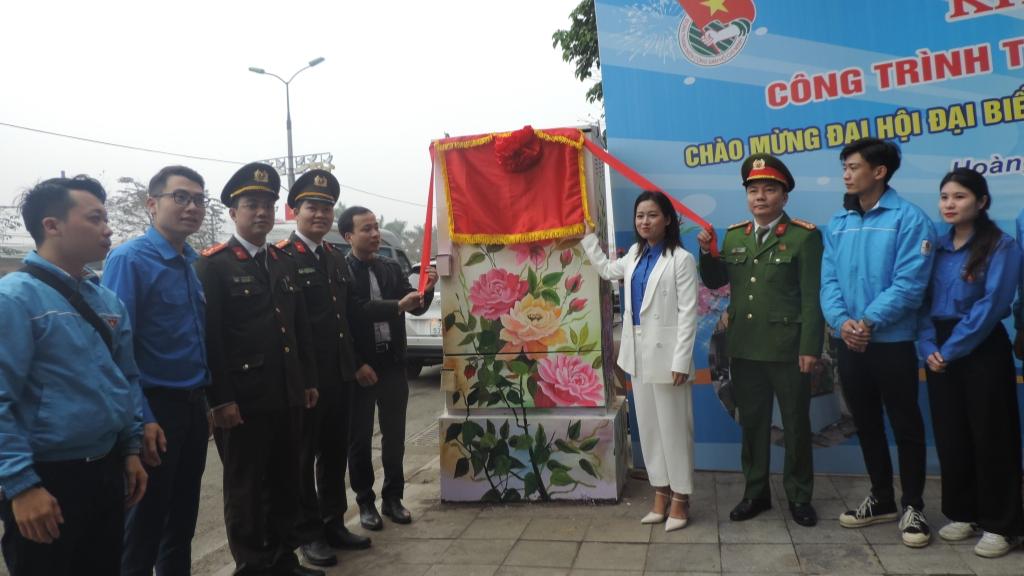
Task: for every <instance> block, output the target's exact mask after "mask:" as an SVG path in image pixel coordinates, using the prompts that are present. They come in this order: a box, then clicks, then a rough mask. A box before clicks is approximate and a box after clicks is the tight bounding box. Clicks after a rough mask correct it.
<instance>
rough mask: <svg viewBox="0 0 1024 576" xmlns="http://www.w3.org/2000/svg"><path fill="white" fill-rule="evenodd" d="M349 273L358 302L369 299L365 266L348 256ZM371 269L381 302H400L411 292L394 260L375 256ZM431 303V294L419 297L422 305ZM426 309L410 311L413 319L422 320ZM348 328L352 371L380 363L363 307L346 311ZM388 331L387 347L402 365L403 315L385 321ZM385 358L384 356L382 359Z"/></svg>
mask: <svg viewBox="0 0 1024 576" xmlns="http://www.w3.org/2000/svg"><path fill="white" fill-rule="evenodd" d="M348 265H349V270H350V271H351V273H352V279H353V282H352V290H353V291H354V292H355V294H356V296H357V297H358V298H359V300H360V301H362V300H369V299H370V275H369V273H368V272H367V263H364V262H362V261H361V260H359V259H358V258H356V257H355V255H354V254H349V255H348ZM369 265H370V266H373V269H374V274H375V275H376V276H377V284H378V285H379V286H380V294H381V298H383V299H384V300H401V299H402V298H403V297H404V296H405V295H406V294H409V293H410V292H415V291H416V289H415V288H413V287H412V285H410V284H409V279H408V278H407V277H406V276H405V274H404V273H403V272H402V267H401V266H400V265H399V264H398V261H397V260H394V259H393V258H388V257H386V256H380V255H376V256H374V258H373V260H371V261H370V263H369ZM433 299H434V290H433V289H430V290H428V291H427V293H426V294H424V295H423V301H424V302H425V303H426V302H430V301H432V300H433ZM428 307H429V305H425V306H423V307H420V308H417V309H415V310H411V311H410V313H411V314H412V315H413V316H422V315H423V314H424V313H425V312H426V311H427V308H428ZM348 315H349V316H348V317H349V320H348V321H349V325H350V326H351V329H352V333H353V334H354V336H353V340H352V346H353V347H354V348H355V352H356V359H355V363H356V369H357V370H358V369H359V368H361V367H362V366H363V364H367V363H369V364H370V365H373V364H374V363H375V362H377V361H378V360H380V356H379V355H378V354H377V352H376V342H375V341H374V332H373V319H372V318H370V317H369V316H368V314H367V313H366V310H365V308H363V307H359V308H356V307H350V308H349V311H348ZM388 325H389V326H390V328H391V343H392V345H393V347H394V360H395V361H397V362H399V363H404V362H405V357H406V339H405V314H396V315H395V316H393V317H392V318H390V319H389V320H388ZM385 357H387V356H385Z"/></svg>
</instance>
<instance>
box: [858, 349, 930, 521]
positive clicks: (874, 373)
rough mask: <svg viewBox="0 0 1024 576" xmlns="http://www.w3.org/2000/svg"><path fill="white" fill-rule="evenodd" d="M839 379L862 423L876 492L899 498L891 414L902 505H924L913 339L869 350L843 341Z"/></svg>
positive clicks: (860, 435)
mask: <svg viewBox="0 0 1024 576" xmlns="http://www.w3.org/2000/svg"><path fill="white" fill-rule="evenodd" d="M839 378H840V381H841V384H842V387H843V396H844V397H845V398H846V405H847V406H848V407H849V408H850V412H851V414H852V415H853V423H854V425H855V426H856V427H857V436H858V438H860V448H861V452H862V453H863V455H864V466H865V467H866V468H867V470H868V475H869V476H870V477H871V494H872V495H873V496H874V497H875V498H876V499H877V500H879V501H880V502H894V501H895V500H896V492H895V490H894V489H893V484H892V457H891V456H890V454H889V439H888V438H887V437H886V434H885V415H886V414H887V415H888V416H889V424H890V425H891V426H892V431H893V435H894V436H895V437H896V450H897V454H898V458H899V463H900V483H901V484H902V485H903V496H902V498H900V503H901V504H902V506H903V507H907V506H913V507H914V508H915V509H917V510H922V509H923V508H924V498H923V497H922V494H923V492H924V476H925V454H926V453H925V443H924V419H923V418H922V417H921V407H920V406H919V405H918V403H917V394H918V384H919V381H920V380H919V372H918V363H917V349H916V348H915V346H914V343H913V342H871V343H869V344H868V346H867V349H866V350H865V351H864V352H854V351H852V350H850V349H849V348H847V346H846V344H845V343H843V342H842V341H840V343H839Z"/></svg>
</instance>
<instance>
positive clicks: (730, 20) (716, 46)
mask: <svg viewBox="0 0 1024 576" xmlns="http://www.w3.org/2000/svg"><path fill="white" fill-rule="evenodd" d="M679 4H680V5H682V7H683V10H685V11H686V15H685V16H684V17H683V21H682V22H681V23H680V24H679V48H680V49H681V50H682V51H683V55H684V56H686V58H687V59H688V60H690V61H691V62H693V63H694V64H696V65H698V66H707V67H711V66H720V65H722V64H725V63H726V62H728V61H729V60H732V59H733V58H734V57H735V56H736V55H737V54H739V53H740V51H741V50H743V46H744V44H746V43H747V37H748V36H749V35H750V30H751V26H752V25H753V23H754V16H755V15H756V14H757V9H756V8H755V7H754V2H753V0H679Z"/></svg>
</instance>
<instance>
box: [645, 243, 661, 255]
mask: <svg viewBox="0 0 1024 576" xmlns="http://www.w3.org/2000/svg"><path fill="white" fill-rule="evenodd" d="M664 249H665V241H664V240H662V241H661V242H658V243H657V244H655V245H654V246H651V245H650V244H648V245H646V246H644V249H643V250H642V251H641V255H644V254H646V253H647V252H648V251H649V252H650V253H651V254H652V255H657V256H661V253H662V251H663V250H664Z"/></svg>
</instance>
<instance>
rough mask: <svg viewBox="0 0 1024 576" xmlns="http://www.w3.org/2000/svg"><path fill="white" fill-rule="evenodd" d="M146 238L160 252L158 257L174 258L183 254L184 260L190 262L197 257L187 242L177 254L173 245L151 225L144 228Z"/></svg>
mask: <svg viewBox="0 0 1024 576" xmlns="http://www.w3.org/2000/svg"><path fill="white" fill-rule="evenodd" d="M146 238H147V239H149V241H150V242H152V243H153V247H155V248H156V251H157V252H159V253H160V257H161V258H163V259H164V260H174V259H175V258H177V257H178V256H184V257H185V262H187V263H189V264H191V263H193V262H195V261H196V260H198V259H199V254H198V253H197V252H196V251H195V250H193V249H192V247H191V246H189V245H188V242H186V243H185V246H184V249H183V250H182V251H181V252H182V253H181V254H178V251H177V250H175V249H174V246H171V243H170V242H168V241H167V239H166V238H164V237H163V236H162V235H161V234H160V232H157V229H156V228H155V227H153V226H150V227H149V230H146Z"/></svg>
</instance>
